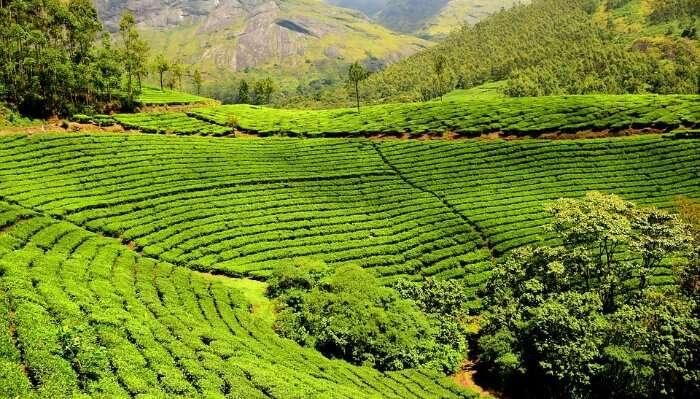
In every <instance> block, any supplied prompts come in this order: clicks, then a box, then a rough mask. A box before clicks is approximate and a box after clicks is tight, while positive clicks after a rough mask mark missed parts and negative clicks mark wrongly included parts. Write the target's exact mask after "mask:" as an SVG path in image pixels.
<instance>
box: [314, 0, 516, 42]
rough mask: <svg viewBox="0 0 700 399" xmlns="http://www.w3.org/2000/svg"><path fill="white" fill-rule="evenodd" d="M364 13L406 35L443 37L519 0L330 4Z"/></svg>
mask: <svg viewBox="0 0 700 399" xmlns="http://www.w3.org/2000/svg"><path fill="white" fill-rule="evenodd" d="M327 1H328V2H329V3H331V4H336V5H339V6H342V7H348V8H353V9H356V10H359V11H362V12H363V13H365V14H366V15H368V16H370V17H371V18H372V19H373V20H375V21H377V22H379V23H380V24H382V25H384V26H386V27H388V28H390V29H393V30H395V31H399V32H404V33H413V34H418V35H421V36H428V37H435V36H444V35H446V34H448V33H450V32H451V31H453V30H454V29H457V28H459V27H460V26H461V25H463V24H465V23H468V24H474V23H476V22H478V21H479V20H481V19H483V18H485V17H486V16H488V15H491V14H493V13H494V12H496V11H498V10H500V9H501V8H509V7H512V6H513V5H514V4H516V3H517V1H516V0H497V1H493V0H428V1H426V0H327Z"/></svg>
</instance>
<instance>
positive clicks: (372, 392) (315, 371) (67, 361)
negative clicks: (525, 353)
mask: <svg viewBox="0 0 700 399" xmlns="http://www.w3.org/2000/svg"><path fill="white" fill-rule="evenodd" d="M0 231H1V233H0V396H1V397H22V398H25V397H42V398H64V397H109V398H121V397H124V398H129V397H210V398H217V397H235V398H291V397H327V398H330V397H333V398H371V397H393V398H410V397H415V398H425V397H441V398H452V397H454V398H456V397H469V396H470V395H469V393H468V392H466V391H462V390H461V389H460V388H458V387H457V386H456V385H455V384H453V383H452V382H451V381H448V380H447V378H446V377H440V376H437V375H434V374H430V373H427V372H421V371H404V372H394V373H386V374H382V373H379V372H378V371H376V370H374V369H371V368H367V367H356V366H350V365H349V364H347V363H345V362H342V361H335V360H328V359H326V358H324V357H323V356H322V355H320V354H318V353H317V352H315V351H314V350H312V349H302V348H301V347H299V346H298V345H297V344H295V343H293V342H292V341H288V340H285V339H281V338H279V337H278V336H277V335H276V334H275V333H274V332H273V330H272V326H271V324H270V323H269V319H267V318H265V317H263V316H264V315H262V316H261V315H258V314H257V313H258V312H257V310H255V308H253V307H251V306H250V303H249V302H248V301H247V299H246V296H245V295H244V294H243V293H242V292H241V291H240V290H238V289H237V287H236V286H235V284H233V283H232V282H233V280H228V279H221V278H216V277H214V276H211V275H206V274H201V273H197V272H193V271H190V270H188V269H186V268H181V267H176V266H174V265H172V264H169V263H165V262H161V261H158V260H155V259H151V258H148V257H144V256H142V255H140V254H138V253H136V252H134V251H133V250H131V249H129V248H128V247H127V246H124V245H123V244H122V243H121V242H119V241H116V240H114V239H110V238H105V237H102V236H101V235H98V234H94V233H91V232H89V231H87V230H85V229H83V228H80V227H78V226H76V225H75V224H73V223H69V222H66V221H60V220H57V219H56V218H52V217H49V216H46V215H43V214H41V213H37V212H33V211H30V210H28V209H26V208H24V207H19V206H16V205H11V204H8V203H7V202H4V201H0Z"/></svg>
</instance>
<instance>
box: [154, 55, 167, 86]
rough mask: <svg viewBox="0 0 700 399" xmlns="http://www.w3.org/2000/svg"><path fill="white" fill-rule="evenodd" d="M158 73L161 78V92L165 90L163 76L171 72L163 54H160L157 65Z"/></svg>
mask: <svg viewBox="0 0 700 399" xmlns="http://www.w3.org/2000/svg"><path fill="white" fill-rule="evenodd" d="M155 67H156V71H158V75H159V76H160V90H161V91H162V90H163V74H165V73H166V72H168V71H169V70H170V64H169V63H168V60H167V59H166V58H165V56H164V55H163V54H158V57H157V58H156V63H155Z"/></svg>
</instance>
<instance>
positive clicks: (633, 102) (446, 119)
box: [189, 95, 700, 137]
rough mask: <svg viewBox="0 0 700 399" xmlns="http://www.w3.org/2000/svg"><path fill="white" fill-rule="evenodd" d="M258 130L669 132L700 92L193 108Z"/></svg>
mask: <svg viewBox="0 0 700 399" xmlns="http://www.w3.org/2000/svg"><path fill="white" fill-rule="evenodd" d="M189 114H190V115H191V116H193V117H196V118H198V119H204V120H207V121H210V122H212V123H216V124H219V125H231V124H235V126H236V127H237V128H239V129H241V130H244V131H247V132H252V133H256V134H260V135H286V136H303V137H352V136H368V135H370V136H371V135H402V134H407V135H409V136H410V135H421V134H424V133H428V134H436V135H441V134H443V133H454V134H458V135H464V136H474V135H480V134H484V133H492V132H500V133H505V134H513V135H529V134H538V133H548V132H578V131H582V130H595V131H602V130H608V129H609V130H625V129H634V128H642V127H654V128H659V129H666V128H669V127H677V126H680V125H695V124H697V123H698V122H699V121H700V96H654V95H624V96H610V95H600V96H551V97H536V98H497V97H491V98H489V97H483V96H475V98H474V99H470V98H469V97H468V96H465V95H456V96H455V97H448V99H447V100H445V101H442V102H441V101H431V102H424V103H404V104H386V105H376V106H368V107H364V108H362V110H361V112H360V113H359V114H358V113H357V110H355V109H352V108H347V109H331V110H289V109H273V108H265V107H256V106H249V105H224V106H219V107H209V108H202V109H195V110H193V111H192V112H190V113H189Z"/></svg>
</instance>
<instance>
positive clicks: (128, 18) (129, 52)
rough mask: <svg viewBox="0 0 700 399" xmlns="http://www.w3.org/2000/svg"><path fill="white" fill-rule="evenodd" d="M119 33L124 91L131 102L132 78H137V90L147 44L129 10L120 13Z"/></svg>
mask: <svg viewBox="0 0 700 399" xmlns="http://www.w3.org/2000/svg"><path fill="white" fill-rule="evenodd" d="M119 33H120V35H121V40H122V48H121V52H122V57H123V58H122V62H123V63H124V70H125V72H126V93H127V97H128V101H129V103H130V104H131V103H133V101H134V87H133V79H134V78H136V79H137V80H138V85H139V90H140V89H141V76H142V75H143V74H144V71H145V68H146V64H147V52H148V46H147V45H146V43H145V42H144V41H143V39H141V37H140V35H139V32H138V30H137V29H136V18H135V17H134V14H133V13H132V12H131V11H126V12H124V14H122V17H121V20H120V21H119Z"/></svg>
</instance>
